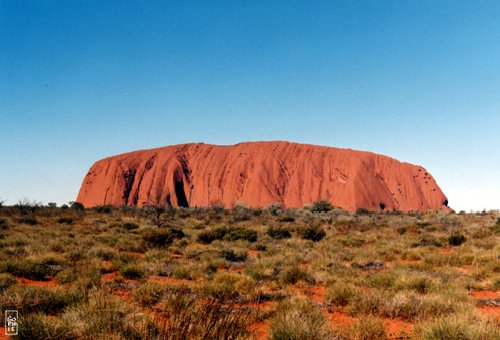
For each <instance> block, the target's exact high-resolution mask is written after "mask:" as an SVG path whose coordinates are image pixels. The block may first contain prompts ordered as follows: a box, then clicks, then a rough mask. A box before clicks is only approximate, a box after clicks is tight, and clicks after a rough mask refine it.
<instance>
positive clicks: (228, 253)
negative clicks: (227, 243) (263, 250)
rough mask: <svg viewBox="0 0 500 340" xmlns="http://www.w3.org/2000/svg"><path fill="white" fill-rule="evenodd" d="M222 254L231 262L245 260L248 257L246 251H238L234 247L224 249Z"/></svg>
mask: <svg viewBox="0 0 500 340" xmlns="http://www.w3.org/2000/svg"><path fill="white" fill-rule="evenodd" d="M220 256H221V257H222V258H224V259H226V260H227V261H229V262H245V261H246V259H247V257H248V255H247V253H246V251H243V252H236V251H234V250H232V249H222V250H221V251H220Z"/></svg>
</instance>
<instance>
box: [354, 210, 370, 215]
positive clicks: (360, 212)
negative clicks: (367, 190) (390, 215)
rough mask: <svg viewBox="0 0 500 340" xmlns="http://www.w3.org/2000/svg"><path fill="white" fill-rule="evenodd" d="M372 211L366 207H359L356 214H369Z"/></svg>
mask: <svg viewBox="0 0 500 340" xmlns="http://www.w3.org/2000/svg"><path fill="white" fill-rule="evenodd" d="M370 213H371V212H370V210H368V209H366V208H358V209H356V215H358V216H359V215H369V214H370Z"/></svg>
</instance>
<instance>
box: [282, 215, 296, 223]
mask: <svg viewBox="0 0 500 340" xmlns="http://www.w3.org/2000/svg"><path fill="white" fill-rule="evenodd" d="M278 222H295V217H293V216H282V217H279V218H278Z"/></svg>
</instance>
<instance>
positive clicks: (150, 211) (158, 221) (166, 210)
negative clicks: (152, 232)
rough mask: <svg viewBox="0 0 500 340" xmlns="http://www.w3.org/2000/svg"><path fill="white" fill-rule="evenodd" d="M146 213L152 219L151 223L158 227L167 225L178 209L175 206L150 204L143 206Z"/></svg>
mask: <svg viewBox="0 0 500 340" xmlns="http://www.w3.org/2000/svg"><path fill="white" fill-rule="evenodd" d="M143 210H144V212H145V213H146V215H147V216H148V217H149V218H150V219H151V223H153V225H155V226H157V227H158V228H160V227H163V226H165V225H166V224H168V223H169V222H170V221H172V220H173V219H174V218H175V213H176V212H177V209H176V208H175V207H173V206H166V205H164V204H163V205H162V204H149V205H146V206H144V208H143Z"/></svg>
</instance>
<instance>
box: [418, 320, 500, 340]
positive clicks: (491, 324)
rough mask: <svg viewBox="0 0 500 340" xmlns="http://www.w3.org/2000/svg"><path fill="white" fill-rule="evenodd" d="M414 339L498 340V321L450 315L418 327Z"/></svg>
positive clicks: (499, 327) (499, 331) (499, 330)
mask: <svg viewBox="0 0 500 340" xmlns="http://www.w3.org/2000/svg"><path fill="white" fill-rule="evenodd" d="M415 337H416V338H418V339H423V340H456V339H463V340H490V339H491V340H495V339H500V321H499V320H498V319H478V318H477V317H474V316H471V315H470V314H468V315H452V316H447V317H444V318H438V319H435V320H430V321H427V322H424V323H421V324H420V325H418V326H417V327H416V329H415Z"/></svg>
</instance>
